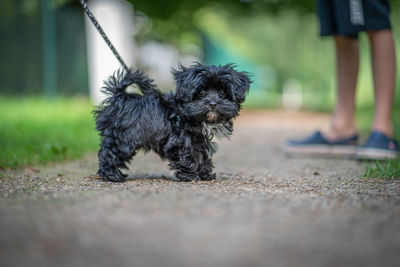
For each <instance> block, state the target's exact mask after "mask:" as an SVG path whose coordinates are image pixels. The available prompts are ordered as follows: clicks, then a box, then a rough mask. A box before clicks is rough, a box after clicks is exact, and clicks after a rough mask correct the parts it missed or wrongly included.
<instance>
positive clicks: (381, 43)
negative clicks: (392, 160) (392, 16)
mask: <svg viewBox="0 0 400 267" xmlns="http://www.w3.org/2000/svg"><path fill="white" fill-rule="evenodd" d="M368 35H369V38H370V43H371V57H372V72H373V77H374V92H375V115H374V121H373V123H372V130H373V131H374V130H375V131H380V132H382V133H384V134H386V135H387V136H389V137H393V122H392V108H393V99H394V92H395V79H396V56H395V46H394V40H393V35H392V31H391V30H381V31H374V32H368Z"/></svg>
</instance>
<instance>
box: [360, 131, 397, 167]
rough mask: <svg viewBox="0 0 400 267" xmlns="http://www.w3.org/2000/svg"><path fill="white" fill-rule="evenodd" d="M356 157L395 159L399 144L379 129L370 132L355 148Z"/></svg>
mask: <svg viewBox="0 0 400 267" xmlns="http://www.w3.org/2000/svg"><path fill="white" fill-rule="evenodd" d="M356 155H357V159H372V160H373V159H396V158H398V157H399V155H400V146H399V143H397V142H396V141H395V140H394V139H392V138H390V137H388V136H387V135H385V134H384V133H381V132H379V131H373V132H371V134H370V136H369V138H368V140H367V141H366V142H365V143H364V144H363V145H361V146H359V147H358V148H357V154H356Z"/></svg>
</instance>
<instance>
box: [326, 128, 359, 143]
mask: <svg viewBox="0 0 400 267" xmlns="http://www.w3.org/2000/svg"><path fill="white" fill-rule="evenodd" d="M356 133H357V129H356V127H355V126H349V127H335V126H332V125H331V127H329V129H328V130H326V131H323V132H322V135H323V136H324V137H325V138H327V139H328V140H330V141H335V140H338V139H340V138H344V137H349V136H352V135H355V134H356Z"/></svg>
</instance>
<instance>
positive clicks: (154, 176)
mask: <svg viewBox="0 0 400 267" xmlns="http://www.w3.org/2000/svg"><path fill="white" fill-rule="evenodd" d="M139 180H165V181H169V182H179V179H177V178H176V177H175V176H173V175H169V174H163V173H152V174H148V173H147V174H146V173H135V174H128V176H127V177H126V178H125V182H134V181H139Z"/></svg>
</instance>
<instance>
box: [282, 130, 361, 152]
mask: <svg viewBox="0 0 400 267" xmlns="http://www.w3.org/2000/svg"><path fill="white" fill-rule="evenodd" d="M357 141H358V135H357V134H355V135H352V136H349V137H343V138H339V139H337V140H335V141H329V140H328V139H326V138H325V137H324V136H323V135H322V133H321V132H320V131H316V132H314V133H313V134H311V135H310V136H308V137H306V138H304V139H300V140H289V141H287V143H286V146H285V153H286V154H287V155H288V156H292V155H308V156H327V157H354V156H355V155H356V149H357Z"/></svg>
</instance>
